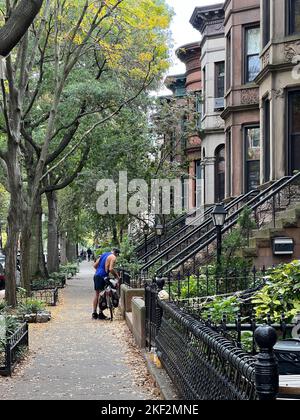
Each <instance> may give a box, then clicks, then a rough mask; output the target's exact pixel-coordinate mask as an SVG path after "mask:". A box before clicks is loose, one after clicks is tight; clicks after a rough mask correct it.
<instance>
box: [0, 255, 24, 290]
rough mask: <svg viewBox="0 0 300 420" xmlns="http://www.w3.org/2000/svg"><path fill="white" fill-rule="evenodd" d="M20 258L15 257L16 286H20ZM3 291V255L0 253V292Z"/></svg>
mask: <svg viewBox="0 0 300 420" xmlns="http://www.w3.org/2000/svg"><path fill="white" fill-rule="evenodd" d="M20 271H21V270H20V258H19V254H18V256H17V269H16V284H17V286H20V285H21V275H20ZM4 289H5V255H4V254H2V253H0V290H4Z"/></svg>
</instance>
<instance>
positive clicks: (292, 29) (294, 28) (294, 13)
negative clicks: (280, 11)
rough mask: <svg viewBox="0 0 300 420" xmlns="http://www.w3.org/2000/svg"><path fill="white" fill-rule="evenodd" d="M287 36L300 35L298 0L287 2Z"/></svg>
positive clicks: (299, 2) (299, 7) (299, 1)
mask: <svg viewBox="0 0 300 420" xmlns="http://www.w3.org/2000/svg"><path fill="white" fill-rule="evenodd" d="M288 5H289V10H288V20H289V34H290V35H292V34H300V0H288Z"/></svg>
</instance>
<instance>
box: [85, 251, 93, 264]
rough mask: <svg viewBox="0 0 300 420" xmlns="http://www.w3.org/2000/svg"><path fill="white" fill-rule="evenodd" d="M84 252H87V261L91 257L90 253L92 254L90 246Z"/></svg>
mask: <svg viewBox="0 0 300 420" xmlns="http://www.w3.org/2000/svg"><path fill="white" fill-rule="evenodd" d="M86 253H87V256H88V261H91V257H92V255H93V251H92V250H91V248H89V249H88V250H87V251H86Z"/></svg>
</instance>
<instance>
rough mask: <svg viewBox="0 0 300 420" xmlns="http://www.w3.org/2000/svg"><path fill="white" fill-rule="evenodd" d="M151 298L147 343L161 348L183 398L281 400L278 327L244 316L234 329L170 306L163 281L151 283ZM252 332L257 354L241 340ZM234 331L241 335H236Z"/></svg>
mask: <svg viewBox="0 0 300 420" xmlns="http://www.w3.org/2000/svg"><path fill="white" fill-rule="evenodd" d="M249 293H251V292H249ZM145 297H146V342H147V345H148V347H149V349H151V348H152V347H155V348H156V349H157V352H158V356H159V357H160V359H161V361H162V363H163V365H164V367H165V368H166V370H167V371H168V373H169V375H170V377H171V379H172V380H173V382H174V384H175V385H176V387H177V389H178V391H179V393H180V395H181V397H182V398H184V399H198V400H206V399H211V400H221V399H225V400H228V399H230V400H240V399H242V400H243V399H244V400H251V399H257V398H259V399H275V397H276V395H277V392H278V382H279V375H278V366H277V362H276V359H275V356H274V354H273V346H274V345H275V343H276V341H277V333H276V330H275V329H274V328H273V327H271V326H270V325H269V326H268V325H267V324H266V325H258V324H256V323H255V324H254V322H252V323H249V325H248V324H247V325H242V322H241V317H240V316H239V315H238V316H237V323H236V324H234V325H232V324H229V323H227V320H226V319H225V318H223V319H222V321H221V323H220V325H216V324H214V323H213V322H212V321H211V320H206V321H205V320H203V319H202V318H201V316H199V315H198V316H195V313H193V312H192V311H191V312H189V311H188V310H187V306H186V305H185V306H183V307H180V306H178V302H177V303H176V304H175V303H173V302H170V301H169V300H168V294H166V293H165V291H163V281H162V280H160V281H159V282H158V284H156V283H151V284H147V285H146V293H145ZM162 299H166V300H162ZM282 321H283V322H282V323H281V324H280V325H279V326H278V327H279V328H282V331H284V332H285V333H286V332H287V331H288V329H289V327H290V326H289V325H286V324H284V320H282ZM270 323H271V320H270ZM275 327H276V325H275ZM248 328H251V330H252V333H253V338H252V340H253V343H254V344H253V346H255V351H253V352H252V354H251V351H248V352H247V351H245V350H244V349H242V339H241V338H239V336H238V335H239V334H241V333H242V331H244V330H246V329H248ZM233 331H234V332H235V334H236V336H232V334H230V333H232V332H233ZM258 346H259V348H258ZM258 350H259V353H258V356H256V357H257V358H255V357H254V354H255V353H256V352H257V351H258Z"/></svg>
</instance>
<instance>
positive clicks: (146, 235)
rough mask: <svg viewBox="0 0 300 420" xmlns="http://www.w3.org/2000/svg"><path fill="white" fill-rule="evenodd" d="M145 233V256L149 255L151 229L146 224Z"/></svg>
mask: <svg viewBox="0 0 300 420" xmlns="http://www.w3.org/2000/svg"><path fill="white" fill-rule="evenodd" d="M143 232H144V238H145V255H146V254H147V250H148V249H147V245H148V244H147V239H148V235H149V233H150V228H149V226H148V225H147V224H145V226H144V227H143Z"/></svg>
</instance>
